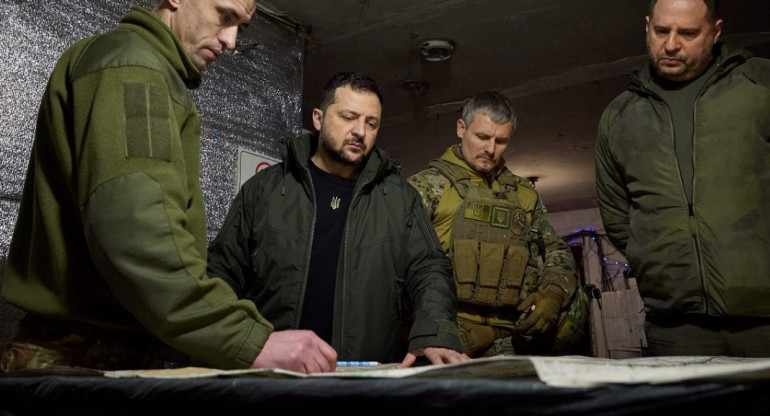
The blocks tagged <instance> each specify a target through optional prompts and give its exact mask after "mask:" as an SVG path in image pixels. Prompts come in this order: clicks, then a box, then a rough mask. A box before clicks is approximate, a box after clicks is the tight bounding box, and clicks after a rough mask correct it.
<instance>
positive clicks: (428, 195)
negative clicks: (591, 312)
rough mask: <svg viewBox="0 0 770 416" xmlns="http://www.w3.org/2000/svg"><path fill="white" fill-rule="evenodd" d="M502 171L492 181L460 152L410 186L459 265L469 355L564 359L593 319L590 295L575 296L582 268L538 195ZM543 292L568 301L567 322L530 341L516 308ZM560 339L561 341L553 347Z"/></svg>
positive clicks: (565, 304) (564, 303)
mask: <svg viewBox="0 0 770 416" xmlns="http://www.w3.org/2000/svg"><path fill="white" fill-rule="evenodd" d="M502 166H503V167H502V168H501V169H499V170H497V171H496V172H495V173H494V174H493V175H492V179H491V180H490V181H488V180H487V178H484V177H482V176H481V175H479V174H478V173H477V172H475V171H474V170H473V169H471V168H470V166H468V165H467V164H466V163H465V162H464V161H463V160H462V156H461V152H460V150H459V147H458V146H457V145H455V146H452V147H450V148H449V149H447V150H446V152H445V153H444V155H443V156H442V157H441V159H439V160H435V161H433V162H431V164H430V165H429V168H428V169H426V170H423V171H422V172H419V173H417V174H415V175H413V176H412V177H411V178H409V182H410V183H411V184H412V186H414V187H415V188H416V189H417V190H418V191H419V192H420V195H421V196H422V198H423V203H424V205H425V208H426V210H427V211H428V214H429V215H430V217H431V220H432V222H433V226H434V228H435V229H436V233H437V234H438V237H439V240H440V241H441V244H442V247H443V249H444V252H445V253H446V254H447V255H448V256H450V257H451V258H452V260H453V266H454V273H455V280H456V283H457V286H458V300H459V302H460V304H459V308H458V326H459V327H460V332H461V341H462V343H463V349H464V351H465V352H466V353H467V354H469V355H470V356H472V357H479V356H485V355H499V354H509V353H513V352H514V351H515V350H516V349H517V348H518V349H524V350H527V351H528V352H530V350H534V351H536V352H538V353H541V354H546V353H562V352H564V350H565V349H568V348H564V347H567V346H568V345H566V344H569V343H572V342H574V341H575V340H576V339H578V338H581V337H582V336H583V335H584V327H585V322H586V315H587V302H586V299H585V298H584V297H583V296H584V294H583V293H582V291H577V290H576V286H577V282H576V272H575V260H574V258H573V256H572V252H571V251H570V249H569V247H567V245H566V243H565V242H564V240H563V239H562V238H561V237H559V236H558V235H557V234H556V232H555V231H554V229H553V227H551V225H550V224H549V223H548V218H547V212H546V209H545V207H544V206H543V204H542V202H541V201H540V198H539V196H538V194H537V192H535V190H534V189H533V188H532V187H531V186H530V185H529V183H527V182H526V181H525V180H523V179H522V178H520V177H518V176H516V175H514V174H512V173H511V172H510V171H509V170H508V169H507V168H506V167H505V166H504V164H502ZM466 190H467V191H466ZM538 289H541V290H548V291H552V292H554V293H557V294H559V295H560V296H561V298H562V300H563V301H562V308H563V313H562V317H561V319H560V324H559V325H557V328H554V329H553V330H552V331H550V333H548V335H545V336H543V337H539V338H538V339H534V340H533V339H525V338H523V337H521V336H519V334H517V332H516V325H517V321H518V320H519V319H523V318H524V317H523V316H521V315H522V314H521V313H520V312H518V311H517V310H516V306H517V305H518V304H519V302H521V301H522V300H524V299H525V298H526V297H527V296H528V295H529V294H531V293H533V292H534V291H536V290H538ZM570 311H572V312H573V315H570V314H569V313H568V312H570ZM557 332H560V334H559V336H560V337H561V339H560V340H557V341H554V337H555V336H556V335H557ZM561 344H565V345H561ZM517 345H518V347H517Z"/></svg>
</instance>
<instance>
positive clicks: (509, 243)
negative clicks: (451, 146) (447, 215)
mask: <svg viewBox="0 0 770 416" xmlns="http://www.w3.org/2000/svg"><path fill="white" fill-rule="evenodd" d="M429 166H430V167H432V168H435V169H437V170H438V171H439V172H440V173H441V174H442V175H444V176H445V177H446V178H447V179H449V181H450V182H451V184H452V187H453V188H454V190H455V191H456V192H457V194H458V195H459V197H460V198H461V199H462V201H461V202H460V204H459V206H458V208H457V210H456V212H455V214H454V219H453V221H452V229H451V234H450V237H449V239H450V242H449V256H450V257H451V259H452V264H453V266H454V278H455V283H456V285H457V298H458V301H460V302H469V303H473V304H479V305H488V306H516V305H518V304H519V302H520V301H521V300H522V299H523V298H524V297H525V296H526V295H528V294H529V293H530V292H531V290H533V288H534V287H536V285H537V279H538V275H537V270H538V267H539V263H538V258H537V254H538V253H543V252H544V250H543V249H542V248H539V247H542V246H543V243H542V237H540V235H539V233H537V232H536V230H534V231H533V230H531V228H532V227H531V226H530V221H531V220H530V218H529V216H528V215H527V212H526V211H525V209H524V208H523V207H522V204H521V203H520V201H519V197H518V190H519V186H521V184H520V182H519V179H518V178H516V177H515V176H514V175H512V174H503V175H501V177H500V178H499V179H498V183H499V184H500V190H499V191H493V190H491V189H489V188H486V187H482V186H479V185H477V184H474V183H473V182H472V180H471V176H470V174H469V173H468V172H467V171H466V170H464V169H463V168H461V167H459V166H456V165H455V164H453V163H451V162H448V161H445V160H441V159H438V160H434V161H432V162H431V163H430V165H429ZM448 192H449V190H445V192H444V194H445V196H446V194H447V193H448ZM445 201H446V199H445V198H443V197H442V199H441V202H439V204H441V203H442V202H445ZM538 237H539V238H538ZM532 242H536V243H537V244H531V243H532ZM527 266H532V267H529V268H528V267H527Z"/></svg>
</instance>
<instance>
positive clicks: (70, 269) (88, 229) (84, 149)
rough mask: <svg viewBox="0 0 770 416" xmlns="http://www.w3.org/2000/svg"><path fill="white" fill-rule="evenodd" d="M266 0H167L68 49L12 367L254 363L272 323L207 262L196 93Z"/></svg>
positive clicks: (30, 180)
mask: <svg viewBox="0 0 770 416" xmlns="http://www.w3.org/2000/svg"><path fill="white" fill-rule="evenodd" d="M255 10H256V2H255V1H254V0H163V1H159V2H158V3H157V5H156V6H155V7H154V9H153V10H152V11H148V10H145V9H143V8H139V7H134V8H132V9H131V10H130V11H129V12H128V13H127V14H126V15H125V16H123V18H122V19H121V21H120V23H119V24H118V26H117V28H116V29H115V30H113V31H111V32H108V33H105V34H102V35H97V36H93V37H89V38H86V39H83V40H81V41H79V42H77V43H75V44H74V45H73V46H71V47H70V48H69V49H68V50H67V51H66V52H65V53H64V54H63V55H62V57H61V58H60V60H59V62H58V63H57V65H56V67H55V69H54V71H53V73H52V75H51V78H50V81H49V84H48V87H47V89H46V91H45V94H44V95H43V98H42V102H41V105H40V112H39V115H38V124H37V129H36V132H35V142H34V144H33V148H32V154H31V157H30V162H29V168H28V171H27V177H26V182H25V185H24V191H23V195H22V199H21V206H20V209H19V215H18V219H17V222H16V229H15V231H14V235H13V239H12V241H11V247H10V251H9V255H8V262H7V268H6V272H5V275H4V277H3V286H2V296H3V297H4V298H5V299H6V300H7V301H8V302H9V303H11V304H13V305H16V306H18V307H20V308H21V309H23V310H25V311H27V312H28V314H27V315H26V317H25V318H24V319H23V320H22V322H21V324H20V326H19V328H17V330H16V334H15V338H14V339H12V340H11V341H10V342H9V343H8V344H7V345H5V347H4V349H3V354H2V368H3V370H5V371H9V370H15V369H19V368H33V367H34V368H42V367H51V366H62V365H68V366H81V367H92V368H99V369H108V370H110V369H126V368H129V369H130V368H156V367H163V366H167V365H177V364H179V363H185V362H187V361H186V360H187V358H188V357H189V358H192V359H193V360H195V362H198V363H203V364H206V365H209V366H213V367H219V368H247V367H249V366H252V365H254V363H255V358H256V357H257V354H259V353H260V351H261V349H262V347H263V343H264V336H265V335H266V334H267V333H269V332H270V330H271V329H272V328H271V326H270V324H269V322H267V321H265V320H264V319H263V318H262V317H260V316H259V314H258V313H257V310H256V308H255V307H254V305H253V304H252V303H251V302H248V301H243V300H239V299H238V298H237V297H236V295H235V293H233V291H232V289H231V288H230V287H229V286H228V285H227V284H225V283H224V282H222V281H221V280H219V279H210V278H208V277H207V276H206V242H207V240H206V215H205V210H204V204H203V197H202V192H201V187H200V180H199V177H200V171H199V160H200V125H199V120H198V112H197V110H196V107H195V104H194V102H193V100H192V98H191V96H190V94H189V92H188V88H195V87H197V86H198V85H199V84H200V82H201V71H202V70H204V69H205V68H206V67H207V66H208V65H209V64H210V63H211V62H213V61H214V60H216V58H217V57H218V56H219V55H221V53H222V52H223V50H224V49H233V48H234V47H235V40H236V34H237V32H238V30H239V29H242V28H243V27H244V26H245V25H247V24H248V23H249V21H250V20H251V17H252V15H253V13H254V11H255Z"/></svg>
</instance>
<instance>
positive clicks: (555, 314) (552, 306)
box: [516, 288, 563, 336]
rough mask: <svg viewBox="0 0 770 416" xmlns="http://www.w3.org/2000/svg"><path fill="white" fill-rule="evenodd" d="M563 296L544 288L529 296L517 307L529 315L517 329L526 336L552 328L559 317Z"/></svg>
mask: <svg viewBox="0 0 770 416" xmlns="http://www.w3.org/2000/svg"><path fill="white" fill-rule="evenodd" d="M562 300H563V297H562V296H560V295H559V294H557V293H554V292H552V291H549V290H545V289H543V288H539V289H538V290H537V292H535V293H533V294H531V295H529V296H527V298H526V299H524V301H522V302H521V303H520V304H519V306H518V307H516V309H518V310H519V311H522V313H529V316H528V317H527V318H526V319H525V320H524V322H522V323H521V324H520V325H519V326H518V327H517V328H516V330H517V331H518V332H519V333H520V334H522V335H525V336H534V335H538V334H542V333H544V332H546V331H548V329H550V328H551V327H552V326H553V325H554V324H555V323H556V321H557V320H558V319H559V312H561V304H562Z"/></svg>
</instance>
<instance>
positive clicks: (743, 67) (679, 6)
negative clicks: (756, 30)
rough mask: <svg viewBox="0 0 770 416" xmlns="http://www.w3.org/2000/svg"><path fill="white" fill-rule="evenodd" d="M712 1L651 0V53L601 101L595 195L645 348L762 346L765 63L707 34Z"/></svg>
mask: <svg viewBox="0 0 770 416" xmlns="http://www.w3.org/2000/svg"><path fill="white" fill-rule="evenodd" d="M721 29H722V20H720V19H719V18H718V10H717V4H716V2H715V1H714V0H659V1H652V2H651V3H650V10H649V16H648V17H647V45H648V50H649V54H650V63H649V64H648V65H645V66H644V67H643V68H641V69H640V70H639V71H638V72H636V73H635V74H634V75H633V76H632V82H631V85H630V87H629V89H628V90H627V91H625V92H623V93H622V94H620V96H618V97H617V98H616V99H615V100H614V101H613V102H612V103H610V105H609V106H608V107H607V109H606V110H605V112H604V114H603V116H602V119H601V122H600V125H599V134H598V138H597V143H596V167H597V171H596V179H597V193H598V198H599V204H600V208H601V214H602V220H603V222H604V227H605V229H606V231H607V235H608V236H609V238H610V239H611V241H612V242H613V244H614V245H615V246H616V247H618V248H619V249H620V250H622V251H623V252H624V253H625V255H626V257H627V258H628V260H629V263H630V265H631V270H632V272H633V273H634V275H635V276H637V279H638V282H639V291H640V293H641V295H642V298H643V299H644V304H645V311H646V322H645V331H646V335H647V343H648V346H649V349H648V351H647V354H648V355H732V356H768V355H770V256H769V255H768V254H770V237H768V236H770V216H768V212H770V175H768V172H770V61H768V60H767V59H759V58H756V57H751V56H750V54H749V53H748V52H747V51H742V50H734V49H732V48H730V47H728V46H727V45H724V44H720V43H717V40H718V39H719V35H720V33H721Z"/></svg>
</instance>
